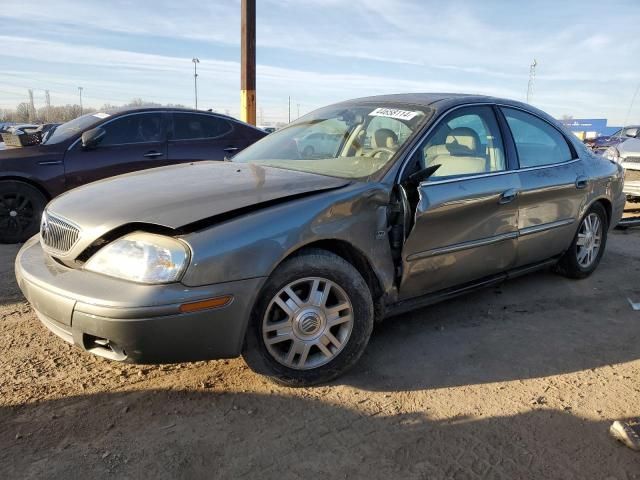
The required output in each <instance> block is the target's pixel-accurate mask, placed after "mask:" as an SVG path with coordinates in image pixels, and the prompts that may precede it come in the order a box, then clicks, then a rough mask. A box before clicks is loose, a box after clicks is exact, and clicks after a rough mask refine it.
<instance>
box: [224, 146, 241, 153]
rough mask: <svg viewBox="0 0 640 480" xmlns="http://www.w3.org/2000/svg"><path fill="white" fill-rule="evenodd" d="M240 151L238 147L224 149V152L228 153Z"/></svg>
mask: <svg viewBox="0 0 640 480" xmlns="http://www.w3.org/2000/svg"><path fill="white" fill-rule="evenodd" d="M238 150H240V149H239V148H238V147H227V148H225V149H224V151H225V152H227V153H233V152H237V151H238Z"/></svg>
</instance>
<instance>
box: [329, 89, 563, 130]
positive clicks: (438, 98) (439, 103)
mask: <svg viewBox="0 0 640 480" xmlns="http://www.w3.org/2000/svg"><path fill="white" fill-rule="evenodd" d="M376 102H379V103H387V102H389V103H399V104H402V103H405V104H407V105H413V106H421V107H426V108H431V109H433V110H434V111H435V116H438V115H439V114H440V113H441V112H443V111H446V110H449V109H451V108H453V107H456V106H458V105H468V104H473V103H492V104H499V105H506V106H511V107H516V108H519V109H522V110H525V111H528V112H530V113H533V114H535V115H537V116H539V117H542V118H544V119H546V120H547V121H548V122H549V123H552V124H554V125H555V126H556V127H558V128H560V129H564V127H563V126H562V124H561V123H560V122H558V121H557V120H556V119H555V118H553V117H552V116H551V115H549V114H548V113H546V112H544V111H542V110H540V109H538V108H536V107H534V106H533V105H530V104H528V103H524V102H519V101H517V100H511V99H508V98H501V97H492V96H489V95H477V94H468V93H426V92H425V93H394V94H389V95H375V96H372V97H361V98H354V99H352V100H347V101H344V102H340V103H337V104H335V106H339V105H340V106H342V105H344V106H345V107H347V106H351V105H357V104H362V103H369V104H375V103H376ZM434 118H435V117H434Z"/></svg>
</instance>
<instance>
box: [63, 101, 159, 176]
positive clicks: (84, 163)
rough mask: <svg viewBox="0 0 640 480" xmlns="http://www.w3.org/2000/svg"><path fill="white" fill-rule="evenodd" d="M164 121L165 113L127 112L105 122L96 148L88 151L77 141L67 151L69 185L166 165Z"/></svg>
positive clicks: (65, 158) (66, 167)
mask: <svg viewBox="0 0 640 480" xmlns="http://www.w3.org/2000/svg"><path fill="white" fill-rule="evenodd" d="M165 123H166V122H165V116H164V114H163V113H162V112H141V113H131V114H125V115H122V116H120V117H117V118H114V119H113V120H110V121H108V122H106V123H103V124H102V125H100V127H101V128H103V129H104V130H105V133H106V134H105V136H104V138H103V139H102V141H101V142H100V143H99V144H98V146H97V147H96V148H94V149H91V150H85V149H84V148H83V147H82V142H81V141H78V142H77V143H76V144H75V145H73V146H72V148H71V149H70V150H69V151H68V152H67V153H66V155H65V157H64V165H65V176H66V184H67V187H68V188H73V187H77V186H79V185H83V184H85V183H89V182H93V181H95V180H100V179H102V178H106V177H111V176H114V175H120V174H122V173H128V172H132V171H136V170H143V169H146V168H153V167H159V166H162V165H166V164H167V142H166V127H165Z"/></svg>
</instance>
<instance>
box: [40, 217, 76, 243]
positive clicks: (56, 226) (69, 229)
mask: <svg viewBox="0 0 640 480" xmlns="http://www.w3.org/2000/svg"><path fill="white" fill-rule="evenodd" d="M79 236H80V230H79V229H78V228H77V227H76V226H74V225H71V224H70V223H69V222H67V221H65V220H62V219H61V218H58V217H56V216H55V215H52V214H50V213H48V212H44V213H43V214H42V222H41V223H40V240H41V242H42V245H44V246H45V247H46V248H47V249H49V250H54V251H56V252H58V253H66V252H68V251H69V250H71V247H73V246H74V245H75V244H76V242H77V241H78V237H79Z"/></svg>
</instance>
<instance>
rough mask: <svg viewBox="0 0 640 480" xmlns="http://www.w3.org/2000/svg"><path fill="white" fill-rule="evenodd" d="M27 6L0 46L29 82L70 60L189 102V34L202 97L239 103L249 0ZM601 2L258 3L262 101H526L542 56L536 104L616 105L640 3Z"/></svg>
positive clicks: (66, 0)
mask: <svg viewBox="0 0 640 480" xmlns="http://www.w3.org/2000/svg"><path fill="white" fill-rule="evenodd" d="M30 5H31V7H30V14H29V16H27V17H25V16H24V15H22V13H20V12H18V11H17V10H18V9H8V8H7V9H2V10H0V32H4V35H3V36H2V37H0V41H2V42H3V44H4V45H7V44H8V45H11V46H12V47H11V48H10V49H6V48H5V49H3V50H2V51H0V57H1V58H2V59H3V60H2V62H3V63H6V64H7V65H8V66H10V67H11V68H12V69H13V70H20V68H21V69H22V71H31V72H39V73H34V74H33V77H32V79H31V82H33V81H34V78H44V76H45V75H49V76H50V75H52V72H53V71H55V72H58V73H59V72H60V68H57V69H56V67H55V66H56V65H58V66H64V65H68V66H69V68H68V71H69V73H70V74H69V75H68V78H66V79H65V78H61V79H59V80H60V81H61V82H62V83H69V84H70V85H77V84H78V82H79V81H82V82H83V84H87V85H88V86H93V87H94V91H95V92H96V95H97V96H96V101H98V100H99V99H101V98H105V99H106V98H108V97H109V95H110V96H111V97H114V98H115V97H118V98H121V97H123V96H128V93H129V92H131V93H132V94H133V95H132V96H134V95H135V96H144V94H146V95H148V96H154V97H156V98H158V99H159V98H175V99H176V101H181V102H183V103H188V102H190V97H191V95H190V88H191V82H192V77H190V76H189V75H188V69H189V66H190V63H189V59H190V57H189V58H186V57H185V58H182V57H179V56H178V54H177V53H176V52H175V50H171V52H169V51H166V50H163V49H162V48H161V47H162V46H167V45H170V46H174V45H175V46H179V45H182V44H183V43H184V42H190V43H189V45H190V46H189V48H194V47H193V45H196V48H197V49H199V52H203V53H198V56H199V57H200V58H201V60H203V62H202V63H201V64H200V66H199V68H200V72H201V73H200V75H201V77H200V80H201V81H202V92H203V96H204V98H207V99H208V100H211V102H212V103H216V104H219V103H224V104H226V105H228V106H229V107H233V108H237V107H236V106H237V90H238V76H239V73H238V64H237V62H235V61H229V59H230V58H233V57H235V55H236V54H235V53H234V52H237V50H236V49H237V48H238V44H239V21H240V20H239V0H228V1H222V0H219V1H216V2H200V1H196V0H182V1H181V2H179V3H176V2H169V1H167V0H164V1H156V2H153V4H151V3H149V2H130V1H125V0H113V1H110V2H97V1H76V0H57V1H56V2H48V1H43V0H34V1H33V2H32V3H31V4H30ZM597 7H598V5H597V4H596V3H595V2H594V1H592V0H584V2H583V3H581V10H582V12H583V13H580V12H576V11H575V8H573V7H572V6H571V5H564V4H557V3H554V2H551V1H550V0H549V1H545V0H536V1H532V2H528V3H527V4H526V5H523V4H522V3H521V2H513V3H505V2H497V1H491V0H487V1H485V2H471V1H469V0H452V1H450V2H444V3H443V2H440V1H434V0H428V1H418V0H415V1H411V0H395V1H394V2H389V1H388V0H350V1H349V2H344V1H341V0H306V1H305V2H300V1H294V0H260V2H258V32H257V41H258V59H259V61H260V62H261V65H260V67H259V69H258V73H259V77H258V87H259V89H260V91H259V97H258V98H259V101H261V102H264V103H263V105H276V104H278V105H280V104H283V103H284V100H286V97H287V96H289V95H293V96H295V97H296V98H298V99H301V101H302V102H304V103H305V104H307V105H308V106H309V107H311V106H315V105H321V104H323V103H327V102H329V101H333V100H335V99H340V98H345V97H347V96H352V95H355V96H357V95H358V94H360V93H362V94H368V93H382V92H383V91H386V92H389V91H403V90H407V91H414V90H416V89H419V90H440V89H443V90H449V91H451V90H454V91H456V90H457V91H461V90H462V91H472V92H480V93H490V94H497V95H502V96H508V97H516V98H520V99H522V97H523V96H524V92H525V90H526V84H527V77H528V65H529V63H530V62H531V60H532V59H533V58H534V57H535V58H537V60H538V62H539V66H538V69H537V79H536V90H535V97H534V102H539V105H540V106H543V102H544V106H545V108H548V109H549V110H551V113H552V114H556V115H560V114H563V113H572V112H573V111H592V112H593V114H594V115H595V114H597V115H604V114H605V113H606V114H607V115H609V114H611V115H616V116H618V115H620V114H619V113H618V112H619V111H621V110H625V109H626V108H627V106H628V99H629V98H630V97H631V94H632V91H633V89H634V88H635V84H637V82H638V81H640V64H638V62H635V61H633V60H632V58H633V57H634V56H635V55H634V54H632V53H630V52H636V51H638V50H639V49H640V38H639V37H638V36H637V35H636V30H637V24H638V22H640V8H638V5H637V4H636V3H634V2H628V3H627V4H626V5H621V6H620V8H616V9H603V8H599V9H597V10H596V8H597ZM602 25H607V28H606V29H605V28H602ZM609 27H611V28H609ZM7 32H10V33H7ZM114 35H115V36H117V37H118V38H126V39H127V43H126V44H125V43H124V41H122V42H114V41H113V36H114ZM620 38H624V39H625V41H624V45H623V44H622V42H620V40H619V39H620ZM116 45H117V46H116ZM224 49H226V50H225V51H226V52H227V54H226V57H225V56H219V55H218V54H217V52H221V51H222V50H224ZM13 51H16V52H20V54H19V55H18V54H13V53H12V52H13ZM207 53H208V54H207ZM21 57H22V58H21ZM24 57H26V59H25V58H24ZM5 59H6V61H5ZM264 59H266V60H264ZM26 61H31V63H30V64H29V68H25V67H24V63H25V62H26ZM7 62H9V63H7ZM80 65H82V67H80ZM17 67H20V68H17ZM0 74H1V72H0ZM63 77H64V76H63ZM0 78H2V77H1V76H0ZM91 82H94V85H91ZM60 88H61V89H62V87H60ZM70 88H75V87H70ZM0 89H1V90H7V89H6V88H2V85H0ZM90 90H91V88H88V87H87V95H89V92H90ZM141 90H142V91H141ZM110 92H116V93H110ZM134 92H135V93H134ZM566 92H570V94H568V95H567V94H566ZM572 92H576V94H575V95H574V94H573V93H572ZM0 98H2V92H0ZM556 101H557V102H558V103H555V104H554V103H553V102H556ZM618 105H625V107H624V108H621V107H618ZM281 114H282V113H280V115H281ZM620 121H621V120H620Z"/></svg>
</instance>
